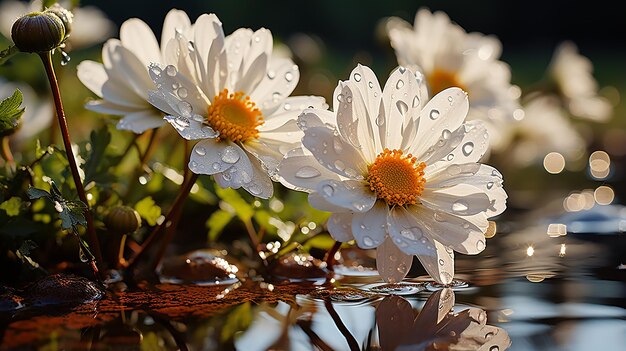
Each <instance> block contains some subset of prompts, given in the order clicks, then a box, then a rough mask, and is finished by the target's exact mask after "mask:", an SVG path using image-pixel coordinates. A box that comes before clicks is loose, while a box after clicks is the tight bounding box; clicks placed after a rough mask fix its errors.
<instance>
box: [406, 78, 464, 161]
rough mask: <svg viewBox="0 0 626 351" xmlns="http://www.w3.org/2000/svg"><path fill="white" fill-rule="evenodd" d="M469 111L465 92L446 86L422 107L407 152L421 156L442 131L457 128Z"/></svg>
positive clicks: (450, 130)
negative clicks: (413, 137) (413, 139)
mask: <svg viewBox="0 0 626 351" xmlns="http://www.w3.org/2000/svg"><path fill="white" fill-rule="evenodd" d="M468 111H469V101H468V99H467V94H466V93H465V92H464V91H463V90H461V89H459V88H448V89H446V90H444V91H442V92H440V93H439V94H437V95H435V96H434V97H433V98H432V99H431V100H430V101H429V102H428V103H427V104H426V106H424V108H423V109H422V112H421V113H420V117H419V126H418V129H417V133H416V134H415V141H414V142H412V143H410V145H413V147H412V148H410V149H409V150H408V152H410V153H412V154H413V155H416V156H418V159H421V158H422V155H424V153H425V152H426V149H427V148H428V147H430V146H431V145H435V143H436V142H437V139H439V137H440V136H442V135H443V134H444V133H446V131H447V133H449V132H452V131H454V130H457V129H458V128H459V127H460V126H461V124H462V123H463V121H464V120H465V117H466V116H467V112H468Z"/></svg>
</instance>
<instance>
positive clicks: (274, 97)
mask: <svg viewBox="0 0 626 351" xmlns="http://www.w3.org/2000/svg"><path fill="white" fill-rule="evenodd" d="M281 97H282V95H280V93H279V92H275V93H274V94H272V101H274V102H278V101H279V100H280V98H281Z"/></svg>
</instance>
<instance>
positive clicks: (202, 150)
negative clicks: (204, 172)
mask: <svg viewBox="0 0 626 351" xmlns="http://www.w3.org/2000/svg"><path fill="white" fill-rule="evenodd" d="M194 151H195V152H196V153H197V154H198V155H200V156H204V155H206V149H205V148H204V147H202V146H198V147H196V148H195V149H194Z"/></svg>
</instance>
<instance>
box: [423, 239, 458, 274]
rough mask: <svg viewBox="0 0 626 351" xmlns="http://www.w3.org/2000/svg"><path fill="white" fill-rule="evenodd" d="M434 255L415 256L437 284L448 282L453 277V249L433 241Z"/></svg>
mask: <svg viewBox="0 0 626 351" xmlns="http://www.w3.org/2000/svg"><path fill="white" fill-rule="evenodd" d="M435 250H436V253H437V254H436V255H435V256H430V255H424V256H423V255H417V258H418V259H419V260H420V262H421V263H422V266H424V268H425V269H426V272H428V274H430V276H431V277H433V279H435V281H436V282H437V283H439V284H450V283H451V282H452V278H453V277H454V251H452V249H449V248H446V247H445V246H443V245H442V244H441V243H439V242H437V241H435Z"/></svg>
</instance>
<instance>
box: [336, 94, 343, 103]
mask: <svg viewBox="0 0 626 351" xmlns="http://www.w3.org/2000/svg"><path fill="white" fill-rule="evenodd" d="M337 101H339V102H342V101H343V94H339V95H337Z"/></svg>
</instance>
